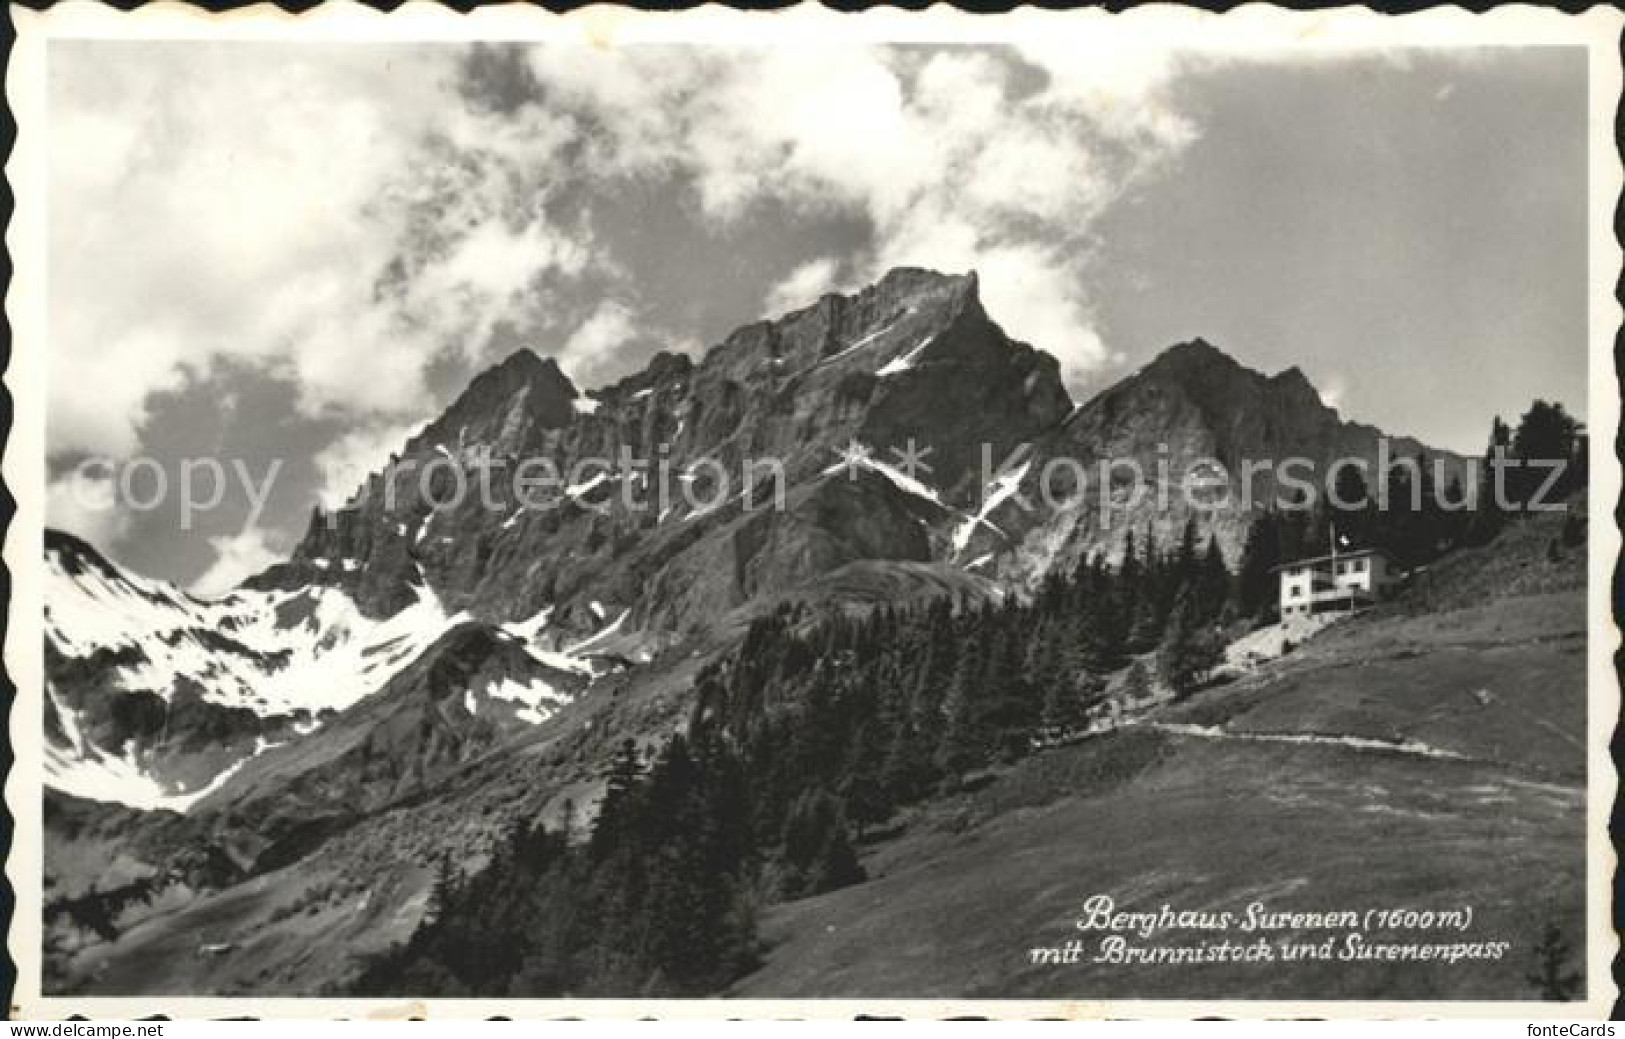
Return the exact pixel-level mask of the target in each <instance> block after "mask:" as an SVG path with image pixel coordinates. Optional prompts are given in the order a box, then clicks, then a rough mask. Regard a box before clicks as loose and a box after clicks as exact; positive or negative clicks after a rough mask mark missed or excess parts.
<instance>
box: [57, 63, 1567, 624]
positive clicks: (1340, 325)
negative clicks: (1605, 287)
mask: <svg viewBox="0 0 1625 1039" xmlns="http://www.w3.org/2000/svg"><path fill="white" fill-rule="evenodd" d="M1585 89H1586V66H1585V54H1584V51H1583V50H1581V49H1578V48H1501V49H1496V50H1489V49H1475V50H1452V51H1439V50H1433V51H1421V50H1407V51H1403V52H1399V51H1394V50H1388V51H1386V52H1382V53H1377V52H1370V53H1357V52H1356V53H1347V54H1341V55H1338V56H1335V57H1321V58H1314V59H1311V58H1306V57H1303V56H1301V55H1286V54H1278V55H1270V54H1263V55H1260V54H1256V53H1255V54H1250V55H1246V56H1240V55H1230V56H1215V55H1212V54H1202V55H1197V54H1189V53H1172V52H1166V51H1152V50H1125V49H1122V48H1113V49H1110V50H1100V51H1097V52H1095V53H1093V54H1090V55H1086V56H1082V57H1080V55H1078V54H1077V53H1075V52H1070V51H1068V50H1065V49H1061V48H1025V49H1021V50H1017V49H1013V48H1008V47H990V48H970V47H963V46H955V47H937V48H925V47H913V46H911V47H864V48H858V47H845V46H843V47H841V48H838V49H836V48H812V47H800V48H790V47H783V46H781V47H777V48H767V47H759V48H754V49H731V50H730V49H721V48H714V47H703V48H702V47H693V46H664V47H654V46H645V47H627V46H623V47H620V48H592V47H577V46H569V45H564V44H546V45H535V46H491V45H474V46H462V45H458V46H452V45H398V44H396V45H375V46H360V45H353V44H352V45H312V44H309V43H305V44H299V45H290V44H263V43H254V44H251V43H199V42H187V43H181V42H173V43H168V42H157V43H155V42H145V43H130V42H112V41H57V42H54V43H52V44H51V49H50V53H49V90H48V104H49V115H50V119H51V124H50V125H51V133H50V138H49V141H48V151H49V157H48V159H49V192H50V195H49V200H48V205H49V225H48V226H49V232H48V235H49V241H48V249H49V258H48V262H49V272H48V286H49V287H48V301H47V306H48V321H49V328H50V333H49V334H50V341H49V343H48V351H47V352H48V372H49V377H48V399H47V437H48V452H49V457H48V459H47V461H48V467H47V468H48V475H49V479H50V484H49V487H48V510H47V511H48V520H49V522H51V523H52V524H53V525H57V526H62V527H65V528H66V529H69V530H72V531H74V532H75V533H78V534H80V535H81V536H85V537H87V538H89V539H90V540H91V541H92V542H93V543H95V544H96V545H97V546H98V547H100V548H102V549H103V550H104V551H106V552H108V553H109V554H110V555H111V556H113V557H114V558H116V559H118V560H119V561H120V562H122V563H124V564H126V565H128V566H131V567H132V568H134V569H136V570H137V571H140V572H142V573H146V574H149V575H152V576H158V577H163V578H167V579H170V580H174V581H177V582H179V583H181V584H183V585H186V586H188V587H192V588H193V589H195V590H198V591H200V592H206V593H213V592H218V591H221V590H224V589H226V588H228V587H230V586H231V585H233V584H235V583H236V582H237V581H239V580H241V579H242V578H243V577H244V576H247V575H248V574H250V573H253V572H255V571H257V570H258V569H260V568H262V567H264V566H265V565H267V564H269V563H270V562H272V561H274V560H276V559H277V558H279V557H281V556H282V555H283V554H285V553H286V552H287V551H288V550H289V549H291V548H292V547H293V544H294V543H295V542H296V541H297V539H298V537H299V535H300V534H301V533H302V531H303V529H304V526H305V523H306V522H307V520H308V517H309V514H310V510H311V508H312V506H313V505H316V504H318V503H323V504H329V505H331V504H336V503H337V502H339V501H341V500H342V499H344V498H345V497H346V496H347V495H348V493H349V492H350V491H351V490H352V489H353V487H354V486H355V484H356V483H357V482H358V480H359V478H360V476H361V475H362V474H364V473H365V472H366V471H368V470H369V469H371V468H374V467H376V466H377V465H378V464H380V463H381V462H382V461H383V460H384V459H385V458H386V457H387V455H388V453H389V452H390V451H391V450H393V449H395V448H397V447H399V445H400V444H401V442H402V441H403V440H404V439H405V438H406V436H408V435H410V433H411V432H413V431H414V430H415V429H416V428H418V427H419V426H421V425H422V424H423V423H424V422H426V421H427V420H429V419H431V418H433V417H434V415H435V414H436V413H437V412H438V411H439V410H440V409H441V408H443V407H444V406H445V405H446V404H448V403H449V402H450V400H451V399H452V398H453V397H454V396H455V395H456V393H457V392H458V391H459V390H460V389H461V388H462V387H463V386H464V385H465V384H466V383H467V381H468V379H469V378H470V377H471V376H472V375H473V374H475V373H477V372H478V371H480V370H481V369H483V368H484V367H487V366H489V365H490V364H493V363H495V362H496V361H499V360H500V359H501V358H503V357H505V356H506V355H507V354H509V353H511V352H512V351H513V350H514V349H516V348H518V347H520V346H529V347H531V348H533V349H535V350H536V351H537V352H538V353H541V354H544V355H551V356H554V357H556V358H557V359H558V360H559V362H560V364H561V365H562V366H563V368H564V370H565V371H566V372H567V373H568V374H569V375H570V376H571V378H572V379H573V380H574V381H575V382H576V383H577V385H578V386H580V387H581V388H583V389H587V388H591V387H594V386H598V385H601V384H603V383H606V382H609V381H612V380H614V379H615V378H618V377H619V376H622V375H625V374H628V373H630V372H632V371H635V370H637V369H638V368H640V367H641V366H642V365H643V364H644V363H645V362H646V361H647V359H648V358H649V357H650V356H651V355H652V354H653V353H655V352H656V351H659V350H663V349H671V350H682V351H686V352H689V353H693V354H696V355H697V354H699V353H701V352H703V351H704V349H705V348H706V347H707V346H709V345H711V344H713V343H716V342H718V341H720V340H721V339H722V338H723V337H725V336H726V335H727V333H728V332H729V331H731V330H732V329H733V328H735V327H737V326H738V325H741V324H744V323H746V322H749V321H751V320H755V319H757V318H759V317H765V316H771V315H774V314H778V313H781V312H784V311H787V310H790V309H794V308H796V307H799V306H803V305H806V304H807V303H810V302H812V301H814V300H815V299H816V298H817V297H818V296H819V295H821V294H822V293H824V292H827V291H832V290H834V291H846V290H852V289H855V288H857V287H860V286H862V285H863V284H866V283H867V282H869V281H872V280H874V279H875V278H876V277H878V276H879V275H880V274H881V273H883V272H884V271H885V270H887V269H889V268H890V267H892V266H896V265H900V264H910V265H917V266H924V267H931V268H934V269H938V270H943V271H952V272H960V271H965V270H972V269H974V270H976V271H977V272H978V273H979V275H980V278H981V286H982V293H983V298H984V302H985V303H986V305H987V307H988V310H989V312H990V313H991V314H992V315H993V316H994V318H995V319H996V320H998V321H999V322H1000V323H1001V324H1003V325H1004V326H1005V328H1006V329H1007V330H1008V331H1009V332H1010V333H1011V334H1012V335H1014V336H1016V337H1017V338H1020V339H1023V340H1025V341H1028V342H1031V343H1033V344H1034V345H1035V346H1038V347H1040V348H1042V349H1044V350H1047V351H1049V352H1050V353H1052V354H1054V355H1055V356H1056V357H1057V358H1058V359H1059V360H1060V362H1061V367H1062V372H1063V375H1064V378H1065V380H1066V383H1067V386H1068V389H1069V391H1070V392H1071V394H1072V396H1073V398H1074V399H1075V400H1079V401H1081V400H1084V399H1086V398H1087V397H1089V396H1091V395H1092V394H1094V393H1096V392H1098V391H1099V390H1101V389H1103V388H1105V387H1106V386H1109V385H1110V384H1111V383H1112V382H1114V381H1115V380H1116V379H1119V378H1121V377H1122V376H1124V375H1126V374H1127V373H1129V372H1131V371H1133V370H1134V369H1135V368H1137V367H1139V366H1140V365H1142V364H1144V363H1145V362H1146V361H1147V360H1149V359H1150V358H1151V357H1153V356H1155V355H1156V354H1157V353H1158V352H1160V351H1161V350H1162V349H1164V348H1165V347H1167V346H1169V345H1171V344H1172V343H1175V342H1179V341H1182V340H1186V339H1190V338H1194V337H1196V336H1201V337H1203V338H1205V339H1207V340H1208V341H1210V342H1212V343H1214V344H1215V345H1217V346H1219V347H1221V348H1222V349H1224V350H1226V351H1227V352H1229V353H1231V354H1232V355H1233V356H1235V357H1236V358H1237V359H1238V360H1240V361H1241V362H1242V363H1244V364H1247V365H1249V366H1251V367H1254V368H1257V369H1259V370H1261V371H1265V372H1270V373H1273V372H1275V371H1278V370H1281V369H1283V368H1286V367H1289V366H1292V365H1297V366H1298V367H1300V368H1302V369H1303V370H1304V371H1305V373H1306V374H1307V375H1308V376H1309V378H1310V379H1311V381H1313V382H1314V383H1315V385H1316V386H1317V387H1319V389H1320V390H1321V392H1322V394H1323V396H1324V397H1325V398H1326V400H1327V401H1328V403H1330V404H1332V405H1334V406H1335V407H1337V408H1338V409H1339V410H1340V411H1341V413H1342V414H1343V415H1344V416H1345V417H1349V418H1355V419H1359V420H1361V421H1365V422H1370V423H1373V424H1376V425H1378V426H1380V427H1382V428H1384V429H1385V430H1389V431H1391V432H1395V433H1407V434H1412V435H1415V436H1418V437H1420V438H1421V439H1423V440H1424V441H1426V442H1428V443H1430V444H1433V445H1435V446H1439V447H1443V448H1449V449H1454V450H1457V451H1461V452H1463V453H1472V452H1477V451H1479V450H1480V449H1481V447H1482V444H1483V441H1484V439H1485V435H1486V433H1487V430H1488V427H1489V422H1490V417H1491V416H1492V415H1494V414H1496V413H1500V414H1503V415H1507V416H1515V415H1517V414H1518V413H1520V412H1521V411H1523V410H1524V409H1525V408H1526V407H1527V406H1528V404H1529V402H1530V400H1531V399H1532V398H1535V397H1544V398H1547V399H1556V400H1560V401H1562V402H1564V403H1565V404H1566V405H1567V406H1568V407H1569V409H1570V410H1571V411H1572V412H1574V413H1576V414H1579V415H1581V416H1582V417H1583V415H1584V397H1585V373H1586V367H1587V365H1586V317H1585V315H1586V298H1585V293H1586V227H1585V217H1586V213H1585V200H1586V190H1585V179H1584V178H1585V167H1586V156H1585V138H1586V126H1585ZM202 457H214V458H218V459H221V460H222V461H223V462H224V463H225V464H227V465H232V464H236V465H238V466H239V467H240V471H241V472H243V473H247V474H249V476H250V480H249V489H248V490H245V489H244V486H243V484H242V481H240V480H238V479H237V478H236V476H233V477H232V480H231V482H230V486H228V487H226V488H225V493H224V494H223V497H222V501H221V503H220V505H219V506H218V507H215V508H212V509H209V510H207V511H205V512H202V513H201V514H198V515H195V516H193V517H192V518H191V521H190V522H189V523H187V524H183V523H182V522H181V520H182V516H181V515H180V513H179V505H178V502H177V500H176V498H177V496H176V495H174V494H171V495H169V496H168V497H167V498H166V499H165V500H164V501H162V502H160V503H159V504H157V505H156V506H153V507H150V508H143V507H141V506H144V505H146V504H147V500H148V498H150V497H151V494H150V491H151V490H152V487H151V480H152V473H153V472H154V471H157V470H161V471H163V472H164V473H165V474H166V476H167V478H168V479H169V480H170V482H171V486H172V487H173V486H174V485H175V484H176V482H178V479H179V476H180V470H181V468H182V467H183V465H185V464H186V460H187V459H192V458H202ZM87 459H90V460H96V461H95V462H94V464H91V465H89V466H86V465H85V464H84V463H85V462H86V460H87ZM103 460H105V461H103ZM137 460H141V461H139V462H138V461H137ZM132 462H134V463H136V465H135V467H133V468H132V467H131V464H132ZM272 465H275V466H277V467H278V468H277V469H276V470H275V477H274V480H273V481H272V482H271V484H270V488H271V490H270V492H269V494H268V495H267V496H266V498H265V499H264V504H263V507H262V508H260V509H259V510H258V511H256V510H255V509H254V508H253V501H254V495H253V493H252V488H253V487H255V486H260V485H261V484H262V483H263V480H264V478H265V476H266V474H267V473H268V472H269V471H270V470H269V467H270V466H272ZM142 467H145V468H142ZM125 475H127V479H125V480H124V481H123V482H124V485H125V487H126V489H127V490H130V491H134V492H135V493H134V495H133V496H134V498H135V500H130V498H129V497H127V496H126V495H125V494H123V493H119V492H117V491H116V488H117V487H118V486H119V482H120V481H119V477H120V476H125ZM142 477H145V478H146V481H147V482H146V483H145V484H144V483H143V479H142ZM199 479H201V478H199ZM108 502H115V503H116V504H115V506H114V507H112V508H105V507H102V506H103V505H105V504H106V503H108Z"/></svg>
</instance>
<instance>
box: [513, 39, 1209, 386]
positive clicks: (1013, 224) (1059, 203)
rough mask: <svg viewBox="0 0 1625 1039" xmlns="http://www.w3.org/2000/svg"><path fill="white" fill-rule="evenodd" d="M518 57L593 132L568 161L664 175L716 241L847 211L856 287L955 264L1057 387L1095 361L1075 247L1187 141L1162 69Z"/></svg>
mask: <svg viewBox="0 0 1625 1039" xmlns="http://www.w3.org/2000/svg"><path fill="white" fill-rule="evenodd" d="M1119 42H1120V41H1119ZM530 58H531V71H532V74H533V75H534V76H535V78H536V79H537V81H538V82H539V83H540V84H541V85H542V90H543V93H545V94H546V95H547V96H549V97H551V98H554V99H555V101H557V102H558V103H560V104H563V105H565V106H566V107H567V108H568V109H569V110H571V111H573V112H577V113H579V114H580V116H581V118H582V119H584V120H587V121H590V122H592V123H593V125H595V126H598V127H599V128H600V131H601V132H600V133H598V134H596V135H595V136H594V138H593V140H592V142H591V146H590V147H589V148H588V149H587V150H586V153H585V154H586V156H587V158H588V160H589V161H590V162H591V163H592V164H593V165H594V167H595V169H596V170H597V171H598V172H599V173H600V174H601V175H604V176H611V177H613V176H625V177H632V176H639V175H644V174H647V172H648V171H651V170H669V169H680V170H682V171H684V172H685V173H686V174H687V176H688V177H689V178H690V179H691V181H692V183H693V184H694V186H695V191H696V193H697V195H698V199H699V202H700V205H701V207H702V209H703V211H704V213H705V214H706V216H707V217H708V218H710V219H712V220H715V221H717V222H719V223H722V224H724V225H726V224H727V223H729V222H730V221H734V220H737V219H738V218H739V217H740V216H741V215H742V214H743V213H746V212H748V211H749V210H750V208H751V207H752V206H753V205H756V204H758V203H760V202H762V201H763V200H766V199H777V200H780V201H787V202H790V203H792V204H793V205H795V206H797V207H799V208H800V209H801V210H803V211H807V212H813V213H816V212H818V211H819V210H821V209H829V208H831V207H840V208H844V209H847V210H853V211H856V212H858V213H860V214H862V215H863V216H865V217H866V218H867V219H868V220H869V221H870V223H871V224H872V225H873V228H874V236H873V241H872V243H871V245H870V247H869V248H868V249H867V250H866V251H865V252H864V254H863V255H861V256H856V257H851V258H848V265H849V266H850V268H851V270H852V273H853V274H854V275H855V277H856V280H860V281H866V280H870V279H872V278H874V277H877V276H878V275H879V274H880V273H882V272H883V271H884V270H885V269H887V268H889V267H892V266H896V265H900V264H909V265H916V266H925V267H933V268H937V269H944V270H954V271H962V270H968V269H972V268H974V269H976V270H978V271H979V272H980V273H981V275H982V285H983V291H984V293H985V295H986V296H987V299H988V303H989V308H990V310H991V311H992V312H993V314H994V316H995V317H997V318H998V319H999V320H1000V321H1002V322H1003V323H1004V324H1005V325H1006V327H1007V329H1008V330H1009V331H1010V332H1011V333H1012V334H1013V335H1015V336H1017V337H1018V338H1022V339H1026V340H1029V341H1031V342H1033V343H1034V344H1036V345H1038V346H1041V347H1043V348H1045V349H1047V350H1050V351H1051V352H1053V353H1055V354H1056V355H1057V356H1058V357H1059V358H1060V359H1061V362H1062V368H1063V372H1064V373H1065V375H1066V377H1067V379H1068V381H1069V382H1071V383H1072V384H1073V385H1074V386H1075V387H1080V386H1082V385H1084V384H1086V383H1087V381H1088V380H1089V378H1090V376H1091V374H1092V373H1093V372H1095V371H1097V370H1098V369H1099V368H1100V367H1101V366H1102V365H1103V364H1105V363H1106V362H1108V361H1109V360H1111V359H1112V356H1113V355H1112V352H1111V351H1110V350H1109V349H1108V346H1107V344H1105V343H1104V342H1103V341H1102V339H1101V336H1100V333H1099V331H1098V329H1097V327H1096V322H1095V320H1094V314H1093V307H1092V301H1091V298H1090V292H1089V265H1090V263H1091V260H1092V258H1093V248H1092V239H1091V234H1092V233H1093V231H1094V229H1095V226H1096V224H1097V222H1098V221H1099V219H1100V218H1101V216H1102V215H1103V214H1104V213H1105V212H1106V210H1107V209H1108V208H1109V207H1110V206H1111V205H1112V204H1113V203H1115V202H1116V201H1117V200H1118V199H1120V198H1121V197H1123V195H1124V194H1125V193H1126V192H1128V191H1131V190H1133V189H1134V188H1135V186H1136V185H1138V184H1140V183H1142V182H1143V181H1144V180H1145V179H1146V178H1147V177H1150V176H1152V175H1154V174H1155V173H1156V171H1158V170H1159V169H1161V168H1163V167H1164V166H1165V165H1166V164H1167V163H1169V162H1172V161H1174V160H1175V159H1177V157H1178V155H1179V154H1180V153H1181V152H1182V151H1183V150H1184V148H1185V147H1186V146H1187V145H1188V144H1189V143H1190V141H1191V140H1192V139H1193V138H1194V136H1195V130H1194V127H1193V126H1192V124H1191V123H1190V122H1189V120H1187V119H1186V118H1185V117H1183V116H1182V115H1181V114H1180V113H1179V112H1178V111H1177V109H1176V108H1175V106H1174V105H1173V103H1172V101H1171V98H1170V93H1169V88H1170V84H1171V83H1172V81H1173V79H1174V77H1175V75H1176V72H1177V66H1176V62H1175V61H1174V59H1173V58H1171V57H1170V56H1168V55H1167V54H1165V53H1150V52H1134V51H1124V50H1122V49H1121V48H1106V47H1102V48H1098V53H1094V52H1091V53H1088V54H1083V55H1080V54H1078V53H1077V48H1076V46H1075V45H1073V46H1070V47H1069V48H1068V49H1066V50H1063V49H1060V48H1047V47H1043V46H1039V47H1033V48H1029V49H1024V50H1021V51H1017V50H1014V49H1008V48H984V49H959V48H948V49H942V50H936V51H928V50H922V49H919V48H857V47H844V48H834V49H820V48H811V47H779V48H759V49H746V50H719V49H698V48H621V49H619V50H617V51H614V52H610V53H605V52H602V51H595V50H590V49H586V48H568V47H562V48H553V47H546V48H536V49H534V50H532V51H531V52H530ZM836 271H837V264H836V263H835V262H834V261H833V260H832V259H830V258H823V257H820V258H814V259H811V260H807V261H805V262H804V263H803V264H801V265H800V266H798V267H796V268H794V269H792V270H790V271H788V272H787V273H786V274H785V276H784V277H783V279H782V280H781V281H780V282H779V283H778V284H777V285H775V286H774V287H772V288H771V289H769V290H768V292H767V293H766V295H765V297H764V300H763V304H764V306H765V307H766V309H767V310H768V311H769V312H776V311H780V310H783V309H785V308H787V307H791V306H795V305H798V304H801V303H805V302H806V301H807V298H808V296H809V295H814V294H816V293H817V292H818V291H820V290H821V289H823V288H825V287H827V286H828V285H829V284H830V283H831V281H832V279H833V277H834V275H835V273H836Z"/></svg>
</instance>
